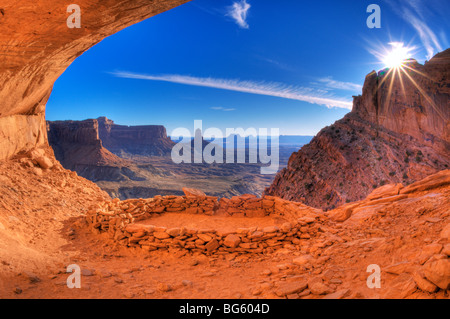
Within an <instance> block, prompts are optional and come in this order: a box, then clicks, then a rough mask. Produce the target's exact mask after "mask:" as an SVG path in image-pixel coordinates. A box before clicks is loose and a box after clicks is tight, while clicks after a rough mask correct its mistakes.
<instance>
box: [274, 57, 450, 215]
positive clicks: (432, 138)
mask: <svg viewBox="0 0 450 319" xmlns="http://www.w3.org/2000/svg"><path fill="white" fill-rule="evenodd" d="M406 65H407V66H406V67H405V68H404V70H403V71H398V72H400V74H401V75H402V78H401V79H400V77H399V76H398V74H397V73H395V72H389V70H383V71H380V72H378V73H377V72H372V73H370V74H369V75H368V76H367V77H366V80H365V83H364V87H363V93H362V95H361V96H357V97H355V98H354V104H353V110H352V111H351V112H350V113H349V114H347V115H346V116H345V117H344V118H343V119H341V120H339V121H337V122H335V123H334V124H333V125H331V126H328V127H326V128H324V129H322V130H321V131H320V132H319V133H318V134H317V135H316V136H315V137H314V139H313V140H312V141H311V143H309V144H307V145H305V146H303V147H302V148H301V149H300V150H299V151H298V152H296V153H293V154H292V156H291V158H290V159H289V163H288V167H287V168H285V169H283V170H282V171H280V172H279V173H278V175H277V176H276V177H275V180H274V182H273V183H272V185H271V186H270V187H269V188H267V189H266V190H265V194H267V195H273V196H279V197H282V198H284V199H287V200H297V201H299V200H302V201H304V202H305V203H306V204H307V205H310V206H314V207H320V208H324V209H332V208H335V207H337V206H339V205H342V204H345V203H346V202H352V201H357V200H361V199H364V198H365V197H366V196H367V195H368V194H369V193H370V192H371V191H372V190H373V189H374V188H377V187H379V186H382V185H385V184H390V183H405V184H408V183H412V182H414V181H417V180H420V179H422V178H424V177H426V176H428V175H430V174H433V173H436V172H438V171H440V170H443V169H446V168H448V167H449V165H450V153H449V152H448V150H449V149H450V121H449V118H450V49H448V50H446V51H444V52H441V53H439V54H437V55H436V56H435V57H433V58H432V59H431V60H430V61H428V62H427V63H426V64H425V65H420V64H418V63H417V62H415V61H409V62H408V63H406Z"/></svg>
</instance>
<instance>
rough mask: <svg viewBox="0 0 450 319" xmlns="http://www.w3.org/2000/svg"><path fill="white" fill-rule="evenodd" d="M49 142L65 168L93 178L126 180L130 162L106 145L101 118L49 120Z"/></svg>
mask: <svg viewBox="0 0 450 319" xmlns="http://www.w3.org/2000/svg"><path fill="white" fill-rule="evenodd" d="M47 129H48V141H49V144H50V146H51V147H52V148H53V151H54V153H55V157H56V159H57V160H58V161H59V162H60V163H61V164H62V165H63V167H64V168H66V169H70V170H73V171H76V172H77V173H78V175H80V176H83V177H85V178H87V179H89V180H91V181H94V182H95V181H99V180H109V181H121V180H126V179H127V178H126V176H127V175H130V172H129V169H127V166H128V165H129V164H130V163H129V162H128V161H126V160H124V159H121V158H119V157H118V156H116V155H114V154H112V153H111V152H110V151H108V150H107V149H106V148H104V147H103V145H102V141H101V140H100V139H99V136H98V122H97V120H85V121H55V122H50V121H48V122H47Z"/></svg>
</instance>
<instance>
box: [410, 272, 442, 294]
mask: <svg viewBox="0 0 450 319" xmlns="http://www.w3.org/2000/svg"><path fill="white" fill-rule="evenodd" d="M412 276H413V279H414V281H415V282H416V284H417V287H419V289H420V290H422V291H425V292H430V293H433V292H436V291H437V290H438V289H439V288H438V287H437V286H436V285H435V284H433V283H431V282H429V281H428V280H427V279H425V278H424V276H423V274H421V273H419V272H414V273H413V275H412Z"/></svg>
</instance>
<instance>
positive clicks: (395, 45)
mask: <svg viewBox="0 0 450 319" xmlns="http://www.w3.org/2000/svg"><path fill="white" fill-rule="evenodd" d="M389 45H390V46H391V47H392V48H391V50H386V49H385V48H384V53H381V52H378V53H377V54H376V56H377V57H378V58H379V60H380V62H381V63H382V64H383V66H384V69H383V71H381V74H382V76H381V81H380V82H379V83H378V89H380V88H381V87H382V86H383V84H384V83H385V82H386V81H388V83H387V85H388V89H387V91H388V92H387V96H386V99H385V108H386V112H387V113H388V112H389V108H390V104H391V101H392V99H393V96H392V95H393V93H394V92H393V88H394V83H395V81H397V79H398V81H399V83H400V89H401V93H402V94H403V97H404V98H406V97H407V96H406V89H405V86H406V85H407V82H409V83H411V84H412V85H413V86H414V87H415V88H416V89H417V90H418V92H419V93H420V94H421V95H422V96H423V98H424V99H425V100H426V101H427V102H428V104H429V105H430V106H431V107H432V108H433V109H434V110H435V111H436V113H437V114H438V115H439V116H441V117H442V118H444V115H443V114H442V112H441V111H440V110H439V108H438V107H437V105H436V103H435V102H434V101H433V99H432V98H431V97H430V96H429V95H428V94H427V93H426V91H425V90H424V89H423V88H422V87H420V85H419V84H418V83H417V81H416V80H415V78H414V77H413V76H412V75H413V74H416V75H418V76H420V77H423V78H425V79H427V80H430V81H432V79H431V78H430V77H429V76H427V75H426V74H424V73H422V72H420V71H419V70H417V69H416V68H415V67H414V66H413V65H412V63H413V62H414V61H415V60H413V59H412V54H413V51H414V50H415V47H412V46H405V45H404V44H403V43H402V42H390V43H389Z"/></svg>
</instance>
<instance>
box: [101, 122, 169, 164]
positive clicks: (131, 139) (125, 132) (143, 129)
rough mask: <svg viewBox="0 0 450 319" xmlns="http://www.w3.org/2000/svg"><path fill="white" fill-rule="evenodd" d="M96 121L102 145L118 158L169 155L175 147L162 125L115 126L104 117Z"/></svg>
mask: <svg viewBox="0 0 450 319" xmlns="http://www.w3.org/2000/svg"><path fill="white" fill-rule="evenodd" d="M97 120H98V124H99V136H100V139H101V140H102V142H103V145H104V146H105V147H106V148H107V149H108V150H110V151H111V152H113V153H114V154H117V155H119V156H122V155H126V154H131V155H134V154H136V155H146V156H163V155H169V154H170V152H171V151H172V147H173V146H174V145H175V143H174V142H172V140H171V139H170V138H169V137H168V136H167V132H166V128H165V127H164V126H162V125H141V126H127V125H117V124H115V123H114V121H112V120H109V119H107V118H106V117H99V118H98V119H97ZM124 153H125V154H124Z"/></svg>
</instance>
